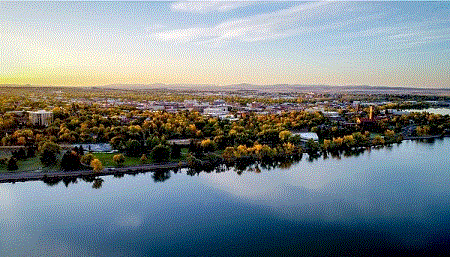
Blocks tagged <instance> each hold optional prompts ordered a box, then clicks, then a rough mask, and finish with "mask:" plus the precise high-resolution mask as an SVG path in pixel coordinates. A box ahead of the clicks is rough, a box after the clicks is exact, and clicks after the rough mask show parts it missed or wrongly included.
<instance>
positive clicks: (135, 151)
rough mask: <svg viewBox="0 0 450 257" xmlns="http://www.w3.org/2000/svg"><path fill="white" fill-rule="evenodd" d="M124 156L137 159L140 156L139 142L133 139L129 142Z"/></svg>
mask: <svg viewBox="0 0 450 257" xmlns="http://www.w3.org/2000/svg"><path fill="white" fill-rule="evenodd" d="M125 150H126V154H127V155H128V156H133V157H138V156H139V155H141V154H142V147H141V144H140V143H139V141H137V140H135V139H133V140H129V141H128V142H127V145H126V149H125Z"/></svg>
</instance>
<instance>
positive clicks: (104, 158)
mask: <svg viewBox="0 0 450 257" xmlns="http://www.w3.org/2000/svg"><path fill="white" fill-rule="evenodd" d="M187 152H188V150H187V149H185V148H183V149H181V157H180V158H177V159H172V158H171V159H169V161H174V162H175V161H182V160H185V159H186V155H187ZM116 154H117V153H93V155H94V156H95V158H97V159H99V160H100V161H101V162H102V164H103V167H116V166H117V165H116V163H115V162H114V161H113V156H114V155H116ZM8 158H9V156H8ZM61 158H62V155H60V156H58V160H57V162H56V163H57V164H56V165H53V166H50V167H44V166H43V165H42V163H41V161H40V160H39V157H38V156H35V157H32V158H28V159H25V160H19V161H18V162H17V166H18V167H19V168H18V169H17V170H15V172H21V171H35V170H42V171H57V170H60V166H59V163H60V162H61ZM140 159H141V158H140V157H130V156H125V163H124V164H123V166H125V167H127V166H138V165H141V164H150V163H153V161H152V160H151V158H150V157H148V160H147V161H146V162H141V160H140ZM0 172H10V171H8V170H7V169H6V164H0Z"/></svg>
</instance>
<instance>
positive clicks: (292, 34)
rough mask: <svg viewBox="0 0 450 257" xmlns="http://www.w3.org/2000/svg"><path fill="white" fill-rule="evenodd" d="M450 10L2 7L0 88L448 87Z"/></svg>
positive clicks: (406, 5)
mask: <svg viewBox="0 0 450 257" xmlns="http://www.w3.org/2000/svg"><path fill="white" fill-rule="evenodd" d="M449 17H450V3H449V2H447V1H442V2H428V1H426V2H419V1H413V2H408V1H404V2H403V1H402V2H397V1H387V2H384V1H383V2H378V1H377V2H347V1H346V2H334V1H326V2H285V1H280V2H109V1H107V2H25V1H24V2H5V1H1V2H0V38H1V40H0V84H21V85H22V84H31V85H42V86H43V85H53V86H103V85H111V84H123V85H131V84H132V85H152V84H159V83H161V85H163V84H164V85H165V84H167V85H169V84H170V85H180V86H182V85H190V86H196V87H202V86H205V85H209V86H210V87H217V86H219V85H222V86H223V85H240V86H241V87H242V86H245V85H246V84H242V83H248V86H249V87H250V85H337V86H347V85H369V86H389V87H414V88H450V19H449Z"/></svg>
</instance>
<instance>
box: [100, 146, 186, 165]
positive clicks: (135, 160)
mask: <svg viewBox="0 0 450 257" xmlns="http://www.w3.org/2000/svg"><path fill="white" fill-rule="evenodd" d="M187 152H188V150H187V149H185V148H183V149H181V157H180V158H177V159H173V158H170V159H169V160H168V161H173V162H175V161H182V160H185V159H186V155H187ZM116 154H117V153H93V155H94V156H95V158H97V159H99V160H100V161H101V162H102V164H103V167H116V166H117V164H116V163H115V162H114V161H113V157H114V155H116ZM147 158H148V159H147V161H146V162H141V160H140V159H141V157H130V156H125V162H124V164H123V166H125V167H127V166H138V165H141V164H150V163H153V160H152V159H151V158H150V156H147Z"/></svg>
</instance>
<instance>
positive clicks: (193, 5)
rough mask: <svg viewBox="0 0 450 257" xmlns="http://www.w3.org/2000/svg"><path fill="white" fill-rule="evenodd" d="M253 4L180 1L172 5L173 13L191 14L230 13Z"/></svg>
mask: <svg viewBox="0 0 450 257" xmlns="http://www.w3.org/2000/svg"><path fill="white" fill-rule="evenodd" d="M251 4H253V3H252V2H228V1H199V2H192V1H180V2H176V3H173V4H172V5H171V9H172V11H175V12H190V13H209V12H228V11H231V10H234V9H238V8H241V7H245V6H248V5H251Z"/></svg>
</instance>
